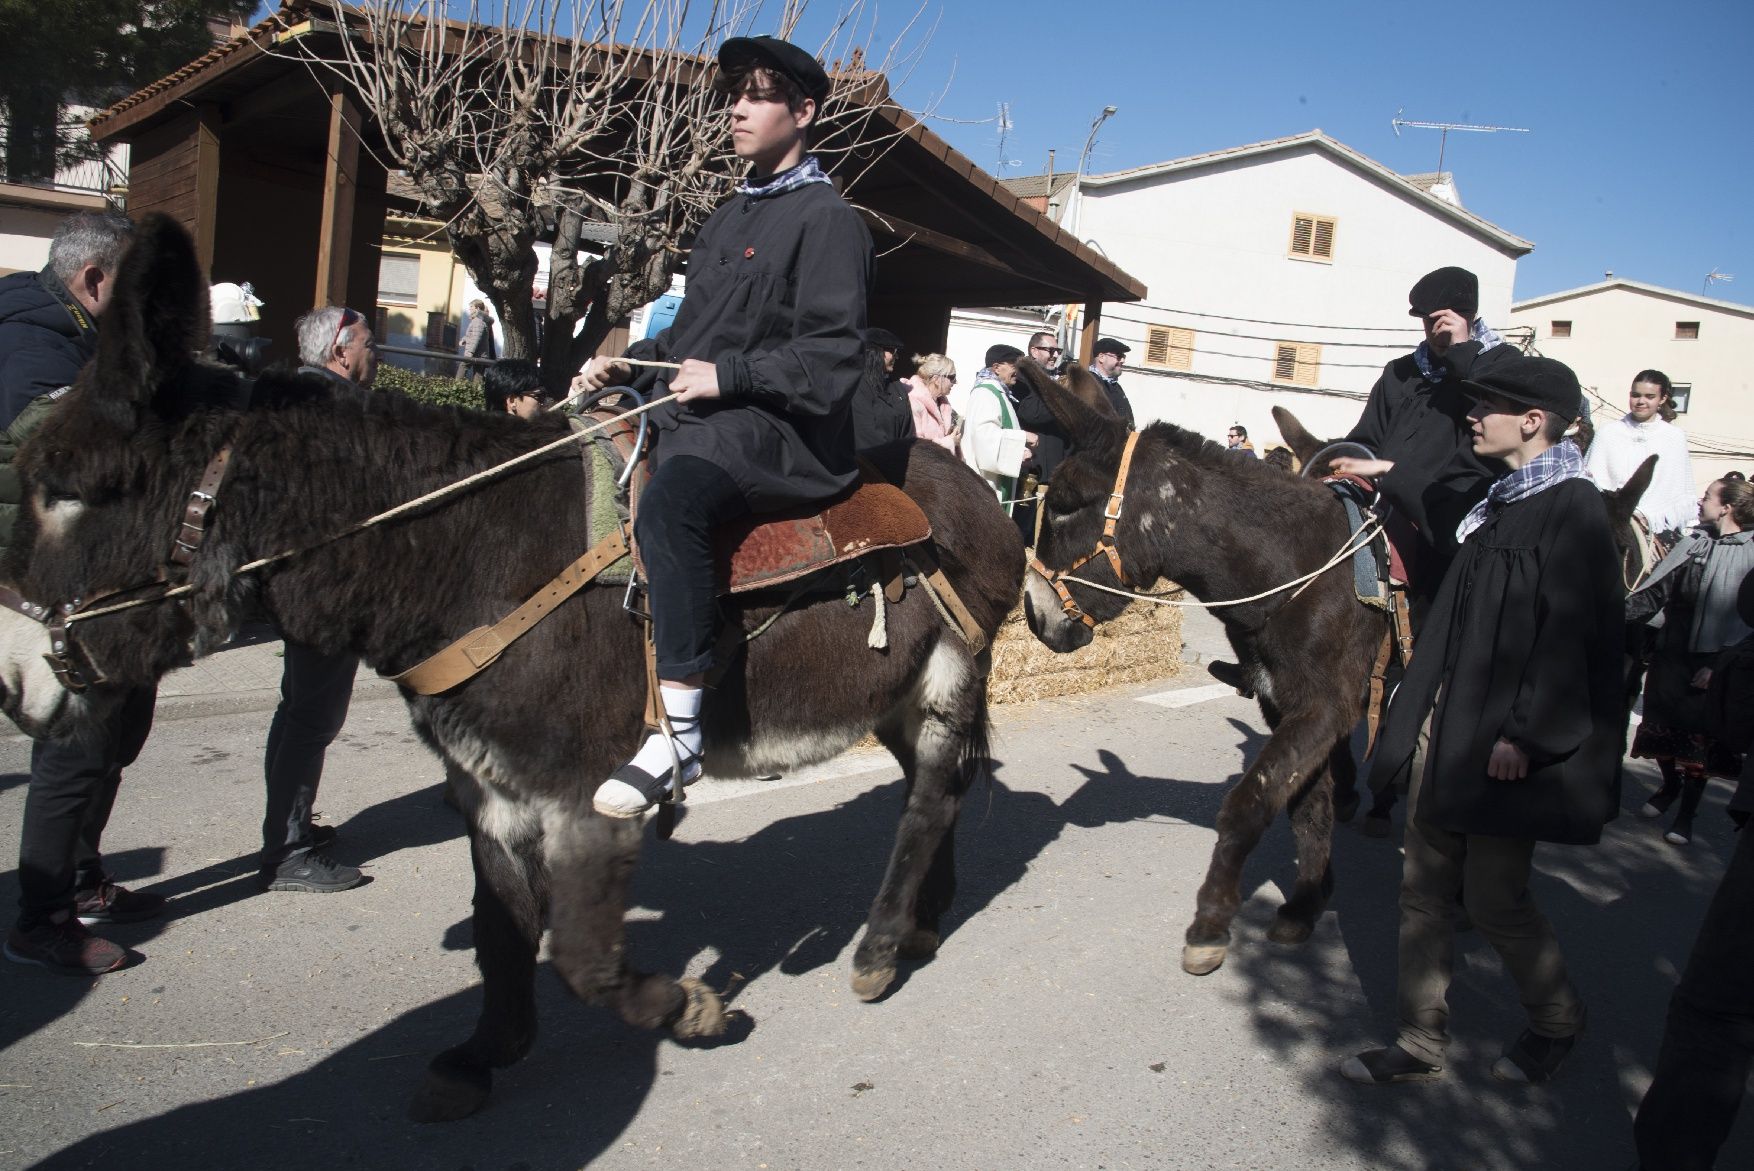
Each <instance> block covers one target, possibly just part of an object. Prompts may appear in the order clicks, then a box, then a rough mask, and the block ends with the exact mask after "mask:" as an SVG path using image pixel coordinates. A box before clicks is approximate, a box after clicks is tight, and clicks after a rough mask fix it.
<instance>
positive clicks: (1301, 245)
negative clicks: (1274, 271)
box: [1291, 215, 1315, 256]
mask: <svg viewBox="0 0 1754 1171" xmlns="http://www.w3.org/2000/svg"><path fill="white" fill-rule="evenodd" d="M1314 237H1315V218H1314V217H1313V216H1306V215H1293V216H1292V217H1291V254H1292V255H1293V256H1308V255H1309V248H1310V241H1311V240H1312V239H1313V238H1314Z"/></svg>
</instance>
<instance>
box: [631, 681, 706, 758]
mask: <svg viewBox="0 0 1754 1171" xmlns="http://www.w3.org/2000/svg"><path fill="white" fill-rule="evenodd" d="M702 694H703V692H702V691H701V689H700V688H698V687H660V688H658V697H659V698H660V699H662V700H663V702H664V714H665V715H667V716H669V717H670V721H671V728H672V730H673V731H674V732H675V733H676V735H675V736H674V739H675V741H676V752H677V755H679V756H680V755H686V754H689V753H693V754H695V755H699V753H700V746H701V735H700V701H701V696H702ZM629 763H630V764H632V765H633V766H634V767H635V768H638V769H643V770H644V771H645V772H648V773H650V774H651V775H652V776H654V777H655V776H657V775H658V774H660V773H662V772H664V770H666V769H668V768H669V767H670V766H671V765H672V764H674V763H675V762H674V761H673V760H672V758H671V756H670V746H669V745H667V744H666V743H664V737H663V736H662V735H660V734H658V733H657V732H650V733H647V735H646V740H645V743H644V744H641V745H640V746H639V751H638V752H637V753H635V754H634V758H633V760H631V761H630V762H629ZM685 779H692V778H685Z"/></svg>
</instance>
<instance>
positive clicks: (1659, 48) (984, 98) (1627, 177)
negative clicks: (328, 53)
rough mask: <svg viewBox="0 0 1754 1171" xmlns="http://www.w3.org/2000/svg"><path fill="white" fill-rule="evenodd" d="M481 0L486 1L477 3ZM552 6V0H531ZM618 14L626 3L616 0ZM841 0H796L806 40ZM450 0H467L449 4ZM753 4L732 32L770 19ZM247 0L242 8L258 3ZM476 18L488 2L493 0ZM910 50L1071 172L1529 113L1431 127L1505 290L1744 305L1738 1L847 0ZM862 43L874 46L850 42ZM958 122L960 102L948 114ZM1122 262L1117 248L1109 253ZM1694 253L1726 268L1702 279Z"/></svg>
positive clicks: (939, 80) (1411, 141)
mask: <svg viewBox="0 0 1754 1171" xmlns="http://www.w3.org/2000/svg"><path fill="white" fill-rule="evenodd" d="M497 2H498V0H485V3H486V4H487V5H488V6H489V7H490V8H491V7H493V6H494V5H495V4H496V3H497ZM549 2H551V3H559V4H562V5H564V4H565V3H566V2H567V0H549ZM625 2H626V4H627V6H628V10H629V11H636V10H637V9H638V8H639V6H640V0H625ZM843 2H844V0H811V6H810V8H809V9H808V14H807V16H806V20H805V24H804V25H803V27H802V29H801V35H799V36H798V38H797V39H798V40H799V41H800V43H804V44H809V45H811V47H815V45H814V43H813V42H812V40H811V37H812V35H814V36H816V37H820V36H821V35H822V34H821V32H820V30H821V29H822V28H823V27H825V25H826V22H828V21H829V20H830V19H831V18H832V17H833V15H834V14H835V13H837V12H839V11H841V9H842V5H843ZM452 6H453V9H454V10H455V9H461V8H464V7H466V5H463V4H462V3H460V0H453V2H452ZM780 6H781V5H780V0H768V3H767V7H766V11H765V12H764V14H763V15H761V16H759V17H758V18H757V19H756V21H755V24H754V30H755V31H760V32H766V31H770V30H771V29H772V28H773V27H774V26H775V24H776V23H777V13H778V11H779V8H780ZM265 7H266V5H264V8H265ZM495 15H497V13H495ZM916 20H917V23H916V24H915V27H914V29H913V30H912V32H911V33H909V34H908V36H907V38H906V39H907V41H908V43H910V44H912V45H914V46H915V47H918V44H919V41H920V39H921V37H922V35H923V33H924V32H925V31H926V29H927V28H928V27H931V26H933V25H934V23H935V27H932V28H931V39H930V42H929V43H928V44H926V45H925V46H924V47H923V49H921V50H920V53H919V56H918V58H917V61H916V64H915V67H914V69H913V71H912V73H911V75H910V76H908V77H907V78H905V79H901V78H898V79H897V81H898V86H897V96H898V98H899V99H900V100H901V101H902V102H903V104H904V105H907V106H908V107H909V108H910V109H913V110H915V111H916V112H918V111H921V110H923V109H927V108H930V109H931V110H933V111H935V113H936V114H937V115H939V116H940V117H939V118H938V119H934V120H932V121H931V125H932V127H933V129H934V130H936V131H937V132H938V133H939V134H940V135H941V136H942V137H944V138H945V139H946V140H948V141H949V142H950V143H951V144H952V145H953V146H955V147H956V148H957V149H959V150H961V151H962V152H963V153H964V154H966V155H968V156H969V157H970V158H972V159H974V161H975V162H977V163H979V164H980V165H981V166H983V167H985V168H987V169H988V170H996V169H999V168H998V164H999V162H1000V157H1001V156H1000V150H999V133H998V126H997V123H996V120H995V119H996V115H997V112H998V103H1000V102H1009V103H1010V108H1011V120H1012V122H1013V124H1014V126H1013V129H1012V131H1011V133H1010V136H1009V138H1008V140H1007V142H1006V146H1005V150H1004V152H1003V157H1004V159H1006V160H1017V161H1018V162H1019V163H1020V164H1021V165H1019V166H1014V167H1005V168H1003V169H1002V171H1001V173H1002V174H1005V175H1025V174H1036V173H1040V172H1041V171H1043V170H1045V169H1046V165H1047V152H1048V150H1049V149H1050V148H1051V149H1055V150H1056V151H1057V152H1058V153H1057V155H1056V164H1055V165H1056V168H1057V169H1066V168H1068V167H1076V165H1077V156H1078V152H1079V149H1080V148H1081V147H1082V146H1083V144H1084V140H1085V136H1086V135H1087V134H1088V132H1089V129H1090V123H1091V120H1092V119H1093V118H1095V117H1096V115H1097V114H1098V113H1099V112H1100V111H1101V110H1102V108H1103V107H1104V106H1107V105H1112V106H1117V107H1119V112H1118V113H1117V114H1116V115H1115V117H1113V118H1111V119H1110V120H1109V121H1108V122H1107V123H1106V124H1105V125H1104V126H1103V128H1102V131H1101V134H1100V136H1099V137H1098V139H1097V143H1096V146H1095V149H1094V150H1093V151H1092V153H1091V159H1090V163H1089V169H1090V170H1092V171H1098V172H1100V171H1112V170H1121V169H1124V168H1127V167H1135V166H1141V165H1143V164H1146V163H1152V162H1159V161H1162V160H1164V159H1171V158H1177V157H1180V156H1183V155H1189V154H1197V153H1199V152H1202V151H1208V150H1219V149H1223V148H1225V147H1231V146H1240V145H1242V144H1244V143H1249V142H1258V141H1261V140H1263V139H1268V138H1278V137H1282V136H1284V135H1288V134H1297V133H1301V132H1303V131H1306V130H1313V129H1316V128H1318V127H1319V128H1320V129H1322V130H1325V131H1326V132H1327V133H1328V134H1330V135H1331V136H1333V137H1334V138H1337V139H1339V140H1340V141H1341V142H1343V143H1345V144H1346V145H1348V146H1350V147H1352V148H1354V149H1356V150H1359V151H1362V152H1363V153H1364V154H1367V155H1369V156H1370V157H1371V158H1374V159H1376V160H1377V161H1378V162H1380V163H1382V164H1384V165H1385V166H1387V167H1389V168H1391V169H1393V170H1396V171H1399V172H1402V173H1409V172H1415V171H1430V170H1433V169H1435V168H1436V166H1437V160H1438V134H1437V133H1436V132H1435V131H1430V130H1403V131H1402V132H1401V135H1400V137H1399V138H1397V137H1396V136H1395V133H1394V131H1393V130H1392V129H1391V127H1390V121H1391V119H1393V118H1394V117H1395V114H1396V112H1397V111H1404V116H1405V117H1407V118H1411V119H1416V120H1421V121H1430V122H1472V123H1492V124H1498V125H1508V126H1525V127H1529V128H1530V129H1531V131H1532V133H1529V134H1459V133H1452V134H1451V135H1450V136H1449V143H1448V151H1447V155H1446V158H1445V162H1444V167H1445V169H1446V170H1449V171H1452V172H1454V173H1455V176H1456V183H1457V185H1458V187H1459V188H1460V190H1461V194H1462V200H1463V202H1464V203H1465V204H1466V205H1467V207H1468V208H1469V210H1471V211H1473V212H1475V213H1476V214H1478V215H1481V216H1484V217H1485V218H1486V219H1488V220H1491V221H1493V222H1494V223H1496V224H1498V225H1499V226H1500V227H1503V228H1504V229H1506V230H1507V231H1510V232H1513V233H1515V234H1516V235H1519V236H1522V237H1524V238H1525V239H1528V240H1532V241H1534V243H1535V251H1534V252H1533V253H1531V254H1530V255H1528V256H1526V257H1524V258H1523V259H1522V260H1521V261H1519V262H1518V266H1517V288H1516V293H1517V296H1518V297H1531V296H1536V295H1538V294H1542V293H1550V292H1554V291H1557V290H1559V289H1566V288H1573V287H1576V286H1578V285H1586V284H1590V283H1592V282H1595V281H1598V280H1600V279H1602V274H1603V272H1605V271H1607V270H1612V271H1613V272H1614V273H1615V274H1616V275H1618V276H1622V277H1628V278H1631V279H1633V280H1641V281H1647V282H1649V283H1652V284H1658V285H1665V286H1668V287H1671V288H1676V289H1681V290H1684V291H1688V292H1694V293H1698V292H1702V291H1703V292H1707V293H1708V295H1710V296H1713V297H1717V298H1720V299H1723V300H1728V301H1737V302H1741V303H1744V304H1754V224H1751V223H1750V217H1751V215H1754V128H1751V127H1750V125H1749V117H1750V115H1751V114H1754V0H1661V2H1654V3H1653V2H1648V0H1647V2H1641V3H1628V2H1627V0H1595V2H1590V3H1585V2H1583V0H1523V2H1522V3H1499V2H1496V0H1477V2H1475V3H1472V4H1451V5H1448V6H1443V5H1432V4H1414V3H1405V2H1403V3H1397V4H1389V3H1376V2H1371V3H1362V2H1349V0H1329V2H1327V3H1307V2H1304V3H1296V2H1292V0H1232V2H1231V3H1227V4H1226V3H1218V4H1212V3H1187V2H1185V0H1131V2H1120V0H1082V2H1080V3H1076V4H1068V3H1064V2H1060V3H1048V2H1046V0H1006V2H1005V3H1002V4H1001V3H995V2H993V0H927V2H926V4H925V6H924V8H923V9H922V8H921V6H920V4H919V3H918V2H917V0H889V2H888V3H879V2H878V0H867V2H866V7H865V9H864V17H863V23H864V26H866V27H868V26H869V25H871V24H872V23H874V24H875V26H876V32H877V36H876V40H877V42H878V43H884V44H887V43H888V42H890V41H892V40H893V39H895V37H897V36H898V35H901V33H902V30H903V28H904V26H906V25H907V24H908V23H909V22H910V21H916ZM873 55H874V56H880V54H873ZM956 120H962V121H956ZM1114 259H1115V260H1116V261H1117V262H1118V263H1120V264H1121V266H1122V267H1123V268H1124V267H1125V266H1126V258H1125V257H1124V256H1117V257H1115V258H1114ZM1714 269H1716V270H1717V271H1720V272H1725V273H1730V274H1733V275H1734V276H1735V277H1736V280H1735V281H1734V283H1729V284H1713V285H1712V286H1711V288H1710V289H1709V290H1705V289H1704V288H1703V282H1704V279H1705V276H1706V274H1707V273H1709V272H1711V271H1713V270H1714Z"/></svg>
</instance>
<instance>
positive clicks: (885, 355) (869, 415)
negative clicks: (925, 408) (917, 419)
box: [852, 326, 914, 451]
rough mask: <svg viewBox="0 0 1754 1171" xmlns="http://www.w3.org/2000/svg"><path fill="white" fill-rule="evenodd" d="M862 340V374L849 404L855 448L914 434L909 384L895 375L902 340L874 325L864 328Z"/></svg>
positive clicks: (865, 448)
mask: <svg viewBox="0 0 1754 1171" xmlns="http://www.w3.org/2000/svg"><path fill="white" fill-rule="evenodd" d="M864 339H865V365H864V374H863V375H862V376H861V377H860V379H859V389H858V390H857V391H856V392H855V393H854V395H853V406H852V414H853V447H854V448H855V449H856V450H858V451H869V450H871V449H872V448H873V447H882V446H883V445H884V444H886V443H900V442H902V441H904V440H910V439H912V438H913V437H914V411H913V404H912V403H910V402H909V401H908V397H907V392H908V385H907V383H905V382H903V381H901V380H900V379H899V378H897V377H895V355H896V354H897V353H898V352H899V351H900V350H901V339H900V338H899V337H896V336H895V335H894V334H893V333H890V332H889V331H888V330H887V329H880V328H878V327H876V326H872V327H871V328H870V329H867V330H866V331H865V333H864Z"/></svg>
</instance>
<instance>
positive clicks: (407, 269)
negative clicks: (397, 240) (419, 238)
mask: <svg viewBox="0 0 1754 1171" xmlns="http://www.w3.org/2000/svg"><path fill="white" fill-rule="evenodd" d="M378 300H380V301H388V302H390V303H391V304H393V305H413V304H415V303H417V302H418V301H419V300H420V255H419V253H407V252H385V253H383V254H381V255H380V256H379V257H378Z"/></svg>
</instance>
